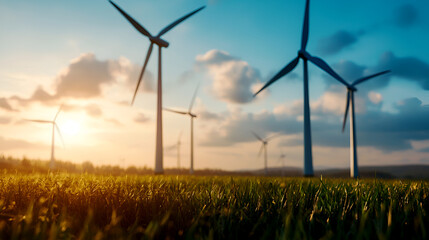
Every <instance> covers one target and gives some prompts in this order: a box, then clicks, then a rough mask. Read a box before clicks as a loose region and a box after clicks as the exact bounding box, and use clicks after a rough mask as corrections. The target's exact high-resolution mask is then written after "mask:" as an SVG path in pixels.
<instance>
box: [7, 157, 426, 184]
mask: <svg viewBox="0 0 429 240" xmlns="http://www.w3.org/2000/svg"><path fill="white" fill-rule="evenodd" d="M0 171H2V172H4V173H5V172H10V173H15V172H16V173H48V172H49V161H46V160H44V161H43V160H30V159H27V158H25V157H23V158H22V159H17V158H13V157H5V156H3V155H0ZM54 172H68V173H92V174H101V175H114V176H120V175H153V169H151V168H148V167H135V166H129V167H127V168H121V167H119V166H110V165H101V166H94V165H93V164H92V163H91V162H83V163H82V164H76V163H72V162H68V161H56V163H55V170H54ZM164 173H165V174H166V175H189V169H186V168H181V169H177V168H166V169H164ZM359 174H360V177H361V178H373V177H377V178H386V179H389V178H392V179H393V178H401V179H429V165H387V166H362V167H359ZM264 175H265V171H264V169H257V170H236V171H226V170H221V169H196V170H195V176H264ZM268 175H269V176H287V177H301V176H302V168H297V167H284V168H282V167H275V168H269V169H268ZM321 175H322V176H324V177H333V178H349V176H350V171H349V169H348V168H347V169H346V168H338V169H336V168H324V169H318V170H316V171H315V173H314V176H315V177H320V176H321Z"/></svg>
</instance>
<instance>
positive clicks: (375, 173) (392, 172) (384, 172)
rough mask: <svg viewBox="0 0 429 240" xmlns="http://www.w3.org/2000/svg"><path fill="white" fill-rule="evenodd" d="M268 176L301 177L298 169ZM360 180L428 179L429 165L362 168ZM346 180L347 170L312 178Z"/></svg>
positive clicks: (324, 172) (273, 171)
mask: <svg viewBox="0 0 429 240" xmlns="http://www.w3.org/2000/svg"><path fill="white" fill-rule="evenodd" d="M251 173H254V174H258V175H263V174H264V170H263V169H260V170H255V171H251ZM268 173H269V175H270V176H302V169H300V168H290V167H286V168H270V169H269V170H268ZM359 174H360V177H362V178H371V177H377V178H403V179H429V165H387V166H362V167H359ZM321 175H322V176H326V177H338V178H348V177H349V176H350V170H349V169H344V168H343V169H340V168H339V169H334V168H332V169H324V170H316V171H315V173H314V176H316V177H317V176H321Z"/></svg>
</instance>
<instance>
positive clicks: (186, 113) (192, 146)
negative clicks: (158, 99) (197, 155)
mask: <svg viewBox="0 0 429 240" xmlns="http://www.w3.org/2000/svg"><path fill="white" fill-rule="evenodd" d="M199 86H200V85H199V84H198V86H197V88H196V89H195V92H194V95H193V96H192V100H191V104H189V108H188V111H187V112H184V111H177V110H173V109H169V108H164V110H165V111H168V112H172V113H177V114H182V115H188V116H189V117H190V118H191V166H190V168H189V173H190V174H194V118H196V117H197V115H195V114H194V113H192V107H193V106H194V102H195V98H196V97H197V92H198V88H199Z"/></svg>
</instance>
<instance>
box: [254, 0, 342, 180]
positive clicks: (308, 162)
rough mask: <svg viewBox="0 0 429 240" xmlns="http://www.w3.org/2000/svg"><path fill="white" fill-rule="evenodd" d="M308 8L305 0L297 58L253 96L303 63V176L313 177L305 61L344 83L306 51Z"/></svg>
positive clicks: (308, 5) (325, 65) (308, 3)
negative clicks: (300, 61)
mask: <svg viewBox="0 0 429 240" xmlns="http://www.w3.org/2000/svg"><path fill="white" fill-rule="evenodd" d="M309 7H310V0H307V2H306V6H305V16H304V25H303V30H302V39H301V49H300V50H299V51H298V56H297V57H296V58H295V59H293V60H292V61H291V62H290V63H289V64H288V65H286V67H284V68H283V69H282V70H280V72H278V73H277V74H276V75H275V76H274V77H273V78H272V79H271V80H269V81H268V82H267V83H266V84H265V85H264V86H263V87H262V88H261V89H260V90H259V91H258V92H256V93H255V96H256V95H257V94H258V93H260V92H261V91H262V90H264V89H265V88H266V87H268V86H269V85H271V84H272V83H274V82H275V81H277V80H278V79H279V78H281V77H283V76H285V75H286V74H288V73H289V72H291V71H292V70H293V69H294V68H295V67H296V66H297V65H298V62H299V59H300V58H301V59H302V60H303V62H304V176H313V175H314V171H313V154H312V148H311V124H310V105H309V96H308V66H307V61H310V62H312V63H313V64H315V65H316V66H318V67H319V68H321V69H322V70H324V71H325V72H327V73H328V74H330V75H331V76H332V77H334V78H335V79H337V80H338V81H340V82H343V83H345V82H344V80H342V79H341V77H340V76H338V74H337V73H335V72H334V70H332V68H331V67H329V65H328V64H327V63H326V62H325V61H323V60H322V59H320V58H318V57H313V56H311V55H310V54H309V53H308V52H307V51H306V47H307V42H308V32H309Z"/></svg>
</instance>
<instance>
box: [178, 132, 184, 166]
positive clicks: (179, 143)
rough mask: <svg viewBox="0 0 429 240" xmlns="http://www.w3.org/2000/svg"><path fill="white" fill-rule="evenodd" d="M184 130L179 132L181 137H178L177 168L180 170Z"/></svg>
mask: <svg viewBox="0 0 429 240" xmlns="http://www.w3.org/2000/svg"><path fill="white" fill-rule="evenodd" d="M182 133H183V132H182V131H180V133H179V137H178V138H177V144H176V146H177V169H178V170H180V146H181V145H182V141H181V139H182Z"/></svg>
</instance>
